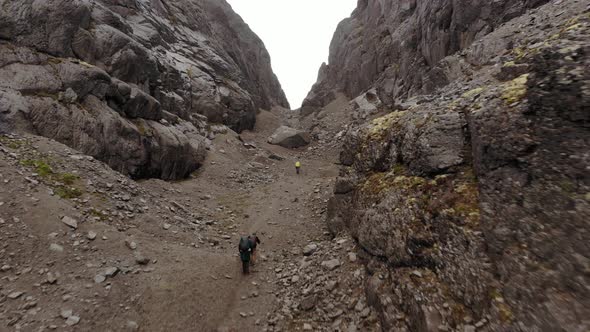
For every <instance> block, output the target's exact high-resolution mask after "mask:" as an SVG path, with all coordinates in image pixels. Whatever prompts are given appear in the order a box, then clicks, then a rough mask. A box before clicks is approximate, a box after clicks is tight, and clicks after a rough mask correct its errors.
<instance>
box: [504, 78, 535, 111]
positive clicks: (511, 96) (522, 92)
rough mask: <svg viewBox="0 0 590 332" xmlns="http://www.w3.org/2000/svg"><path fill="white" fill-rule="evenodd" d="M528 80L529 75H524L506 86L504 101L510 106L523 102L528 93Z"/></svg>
mask: <svg viewBox="0 0 590 332" xmlns="http://www.w3.org/2000/svg"><path fill="white" fill-rule="evenodd" d="M528 79H529V74H524V75H521V76H519V77H517V78H515V79H513V80H512V81H510V82H508V83H506V84H504V91H503V93H502V99H504V101H505V102H506V103H507V104H508V105H512V104H514V103H517V102H520V101H521V100H523V99H524V98H525V96H526V92H527V82H528Z"/></svg>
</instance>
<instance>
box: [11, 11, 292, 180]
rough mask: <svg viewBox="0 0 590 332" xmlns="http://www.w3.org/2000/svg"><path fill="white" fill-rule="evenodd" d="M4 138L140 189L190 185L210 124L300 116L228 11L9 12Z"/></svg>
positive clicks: (256, 42)
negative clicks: (64, 152) (79, 161)
mask: <svg viewBox="0 0 590 332" xmlns="http://www.w3.org/2000/svg"><path fill="white" fill-rule="evenodd" d="M0 99H1V100H2V106H0V111H1V114H2V115H1V116H2V120H3V121H2V122H3V123H2V125H1V126H0V129H4V130H11V129H14V128H17V129H19V128H20V129H24V130H29V131H32V132H34V133H37V134H41V135H44V136H47V137H50V138H55V139H57V140H59V141H61V142H63V143H65V144H68V145H70V146H72V147H74V148H76V149H79V150H81V151H82V152H84V153H87V154H90V155H92V156H94V157H96V158H99V159H101V160H104V161H106V162H107V163H108V164H109V165H110V166H112V167H113V168H115V169H116V170H119V171H121V172H123V173H127V174H130V175H132V176H135V177H153V176H155V177H161V178H165V179H172V178H179V177H183V176H186V175H187V174H188V173H190V172H191V171H192V170H194V169H195V168H196V167H198V165H199V163H200V162H202V160H203V158H204V137H203V136H206V135H208V131H209V129H208V123H220V124H225V125H227V126H229V127H231V128H232V129H234V130H236V131H241V130H244V129H251V128H253V126H254V123H255V115H256V112H257V110H258V109H260V108H267V109H268V108H271V107H272V106H274V105H279V106H283V107H288V106H289V105H288V102H287V100H286V98H285V95H284V93H283V91H282V89H281V87H280V84H279V82H278V80H277V78H276V77H275V75H274V74H273V72H272V69H271V67H270V57H269V55H268V52H267V51H266V49H265V47H264V45H263V43H262V42H261V41H260V39H259V38H258V37H257V36H256V35H255V34H254V33H253V32H252V31H251V30H250V29H249V28H248V26H247V25H246V24H245V23H244V22H243V21H242V19H241V18H240V17H239V16H238V15H237V14H235V13H234V12H233V11H232V9H231V7H230V6H229V5H228V4H227V3H226V2H225V1H212V0H211V1H210V0H198V1H197V0H193V1H160V0H154V1H136V0H101V1H89V0H74V1H64V0H50V1H43V2H38V1H28V0H23V1H8V0H2V1H0Z"/></svg>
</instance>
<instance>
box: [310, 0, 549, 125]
mask: <svg viewBox="0 0 590 332" xmlns="http://www.w3.org/2000/svg"><path fill="white" fill-rule="evenodd" d="M546 2H547V0H517V1H514V0H499V1H487V0H476V1H473V0H459V1H457V0H442V1H421V0H402V1H388V0H385V1H384V0H359V2H358V6H357V8H356V10H355V11H354V12H353V14H352V16H351V17H350V18H348V19H345V20H344V21H342V22H341V23H340V25H339V26H338V28H337V30H336V32H335V34H334V38H333V39H332V43H331V45H330V56H329V64H328V65H323V66H322V68H321V69H320V74H319V75H318V76H319V77H318V82H317V83H316V84H315V85H314V87H313V89H312V90H311V92H310V93H309V95H308V96H307V98H306V99H305V100H304V102H303V105H302V111H303V114H310V113H312V112H314V111H316V110H318V108H320V107H323V106H325V105H326V104H327V103H329V102H330V101H332V99H333V98H334V92H335V91H340V92H343V93H344V94H345V95H347V96H348V97H350V98H352V97H356V96H357V95H359V94H360V93H361V92H363V91H364V90H367V89H368V88H370V87H371V86H373V85H374V83H376V85H377V86H378V87H379V88H380V89H379V95H380V97H381V98H382V99H383V100H386V101H389V102H393V101H395V100H396V99H398V98H402V99H403V98H406V97H408V96H411V95H415V94H417V93H430V92H432V91H434V89H436V88H438V87H441V86H444V85H446V84H448V83H449V82H450V81H452V80H453V79H454V73H453V72H452V71H453V70H454V69H455V68H452V66H453V65H454V64H449V63H446V62H441V60H442V59H443V58H445V57H446V56H448V55H451V54H454V53H456V52H457V51H459V50H462V49H465V48H466V47H468V46H469V45H470V44H471V43H472V42H473V41H474V40H477V39H479V38H481V37H482V36H484V35H486V34H488V33H489V32H491V31H493V30H494V29H495V28H496V27H497V26H498V25H500V24H501V23H503V22H506V21H508V20H510V19H512V18H514V17H517V16H519V15H521V14H522V13H523V12H524V11H525V10H527V9H529V8H533V7H535V6H538V5H540V4H543V3H546ZM488 56H491V55H490V54H481V55H478V56H477V57H474V58H472V59H468V61H469V62H470V63H471V64H473V65H481V64H483V63H485V62H486V61H487V57H488Z"/></svg>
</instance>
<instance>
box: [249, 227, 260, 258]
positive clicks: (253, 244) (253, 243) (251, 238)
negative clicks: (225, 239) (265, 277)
mask: <svg viewBox="0 0 590 332" xmlns="http://www.w3.org/2000/svg"><path fill="white" fill-rule="evenodd" d="M248 241H250V249H251V250H252V265H254V264H256V246H257V245H258V244H260V238H259V237H258V235H256V233H254V234H252V235H250V236H248Z"/></svg>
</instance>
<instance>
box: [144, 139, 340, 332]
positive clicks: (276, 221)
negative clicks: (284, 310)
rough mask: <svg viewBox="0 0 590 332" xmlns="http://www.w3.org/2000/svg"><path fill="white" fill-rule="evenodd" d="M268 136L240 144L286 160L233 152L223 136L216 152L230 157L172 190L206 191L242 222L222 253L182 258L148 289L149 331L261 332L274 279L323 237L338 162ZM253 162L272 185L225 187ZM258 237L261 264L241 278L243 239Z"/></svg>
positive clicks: (216, 156)
mask: <svg viewBox="0 0 590 332" xmlns="http://www.w3.org/2000/svg"><path fill="white" fill-rule="evenodd" d="M267 134H268V133H267V132H257V131H255V132H252V133H245V134H243V135H242V137H244V138H247V141H248V142H251V143H252V144H253V145H255V146H258V147H261V148H262V149H263V150H266V151H268V152H270V153H272V154H275V155H276V156H281V158H284V159H283V160H280V161H273V160H271V159H268V158H265V159H262V158H260V155H256V154H252V155H248V154H242V153H239V152H238V151H233V152H232V151H231V150H232V148H234V147H235V145H232V144H225V143H227V141H229V139H228V138H227V137H219V138H217V139H216V142H215V143H216V147H217V151H219V150H224V153H213V154H211V156H210V158H209V159H208V163H207V166H205V167H204V168H203V170H201V172H200V173H199V175H198V177H197V178H196V179H192V180H187V181H182V182H177V183H174V184H172V186H173V187H174V188H177V189H179V191H180V192H182V193H191V192H198V191H203V192H205V191H206V192H207V194H208V195H211V196H212V197H213V199H212V201H211V202H209V203H213V204H216V205H218V206H223V208H224V210H230V211H232V212H234V213H235V214H236V215H237V218H236V222H235V225H226V226H227V227H230V228H231V229H232V230H234V232H233V236H231V238H229V239H227V240H226V241H227V245H226V247H225V248H224V250H222V251H218V252H216V253H207V254H203V253H201V252H197V253H195V252H190V251H188V252H187V251H179V252H176V253H175V254H174V255H178V256H177V257H176V261H178V262H177V263H176V264H171V265H170V271H169V273H167V274H166V276H165V277H164V278H162V280H160V281H159V282H157V283H154V284H153V285H151V286H150V287H148V291H147V292H146V294H144V296H143V298H144V302H143V317H142V321H143V322H144V324H143V325H145V326H150V329H149V330H150V331H174V330H176V331H182V330H187V327H188V328H189V330H194V331H259V330H261V329H262V326H261V325H262V323H261V322H264V321H265V319H266V318H267V317H266V313H267V312H269V310H271V308H272V307H273V305H274V304H275V302H276V297H275V290H276V288H275V287H277V286H276V285H275V284H274V283H273V279H272V276H273V275H274V274H275V272H276V268H275V263H276V262H279V261H282V260H293V262H295V261H296V260H297V259H298V255H296V252H293V249H297V248H301V247H303V246H304V245H305V243H307V242H309V241H310V240H313V239H318V238H322V237H325V234H324V227H323V225H322V220H321V216H322V210H323V206H324V205H325V204H323V203H324V201H325V198H324V194H325V195H326V197H327V190H328V188H330V187H331V181H332V180H333V179H334V178H335V177H336V175H337V166H336V165H335V164H334V161H335V156H332V158H330V157H329V156H328V157H326V156H320V157H317V156H315V157H313V156H310V157H305V155H306V154H305V153H304V152H302V151H294V150H288V149H284V148H281V147H277V146H272V145H269V144H267V143H266V142H265V141H266V137H268V136H267ZM224 140H225V141H226V142H224ZM299 159H300V160H301V162H302V163H303V172H302V174H300V175H297V174H296V173H295V169H294V164H295V160H299ZM250 162H252V163H253V164H254V166H253V167H254V168H255V170H253V172H254V171H255V172H259V173H260V175H261V176H262V177H267V178H268V179H271V180H270V181H269V183H261V184H255V185H254V186H252V187H250V188H248V189H247V190H245V189H243V188H236V187H235V186H231V185H224V183H223V182H222V181H221V182H220V180H223V179H226V178H227V175H228V174H229V173H230V172H231V169H232V168H241V167H245V166H246V165H248V163H250ZM250 166H252V165H250ZM237 180H238V181H240V179H239V178H238V179H237ZM205 188H206V190H204V189H205ZM318 188H322V189H321V190H320V189H318ZM323 188H326V189H325V190H324V189H323ZM324 191H325V192H324ZM317 211H320V213H318V212H317ZM222 222H223V221H222ZM232 226H235V228H233V227H232ZM254 232H255V233H257V234H258V235H259V236H260V238H261V241H262V243H261V245H259V247H258V261H257V263H256V264H255V265H253V266H252V267H251V273H250V275H242V273H241V265H240V260H239V256H238V254H237V244H238V240H239V236H240V235H247V234H252V233H254ZM156 245H157V244H156ZM174 262H175V261H172V263H174Z"/></svg>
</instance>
